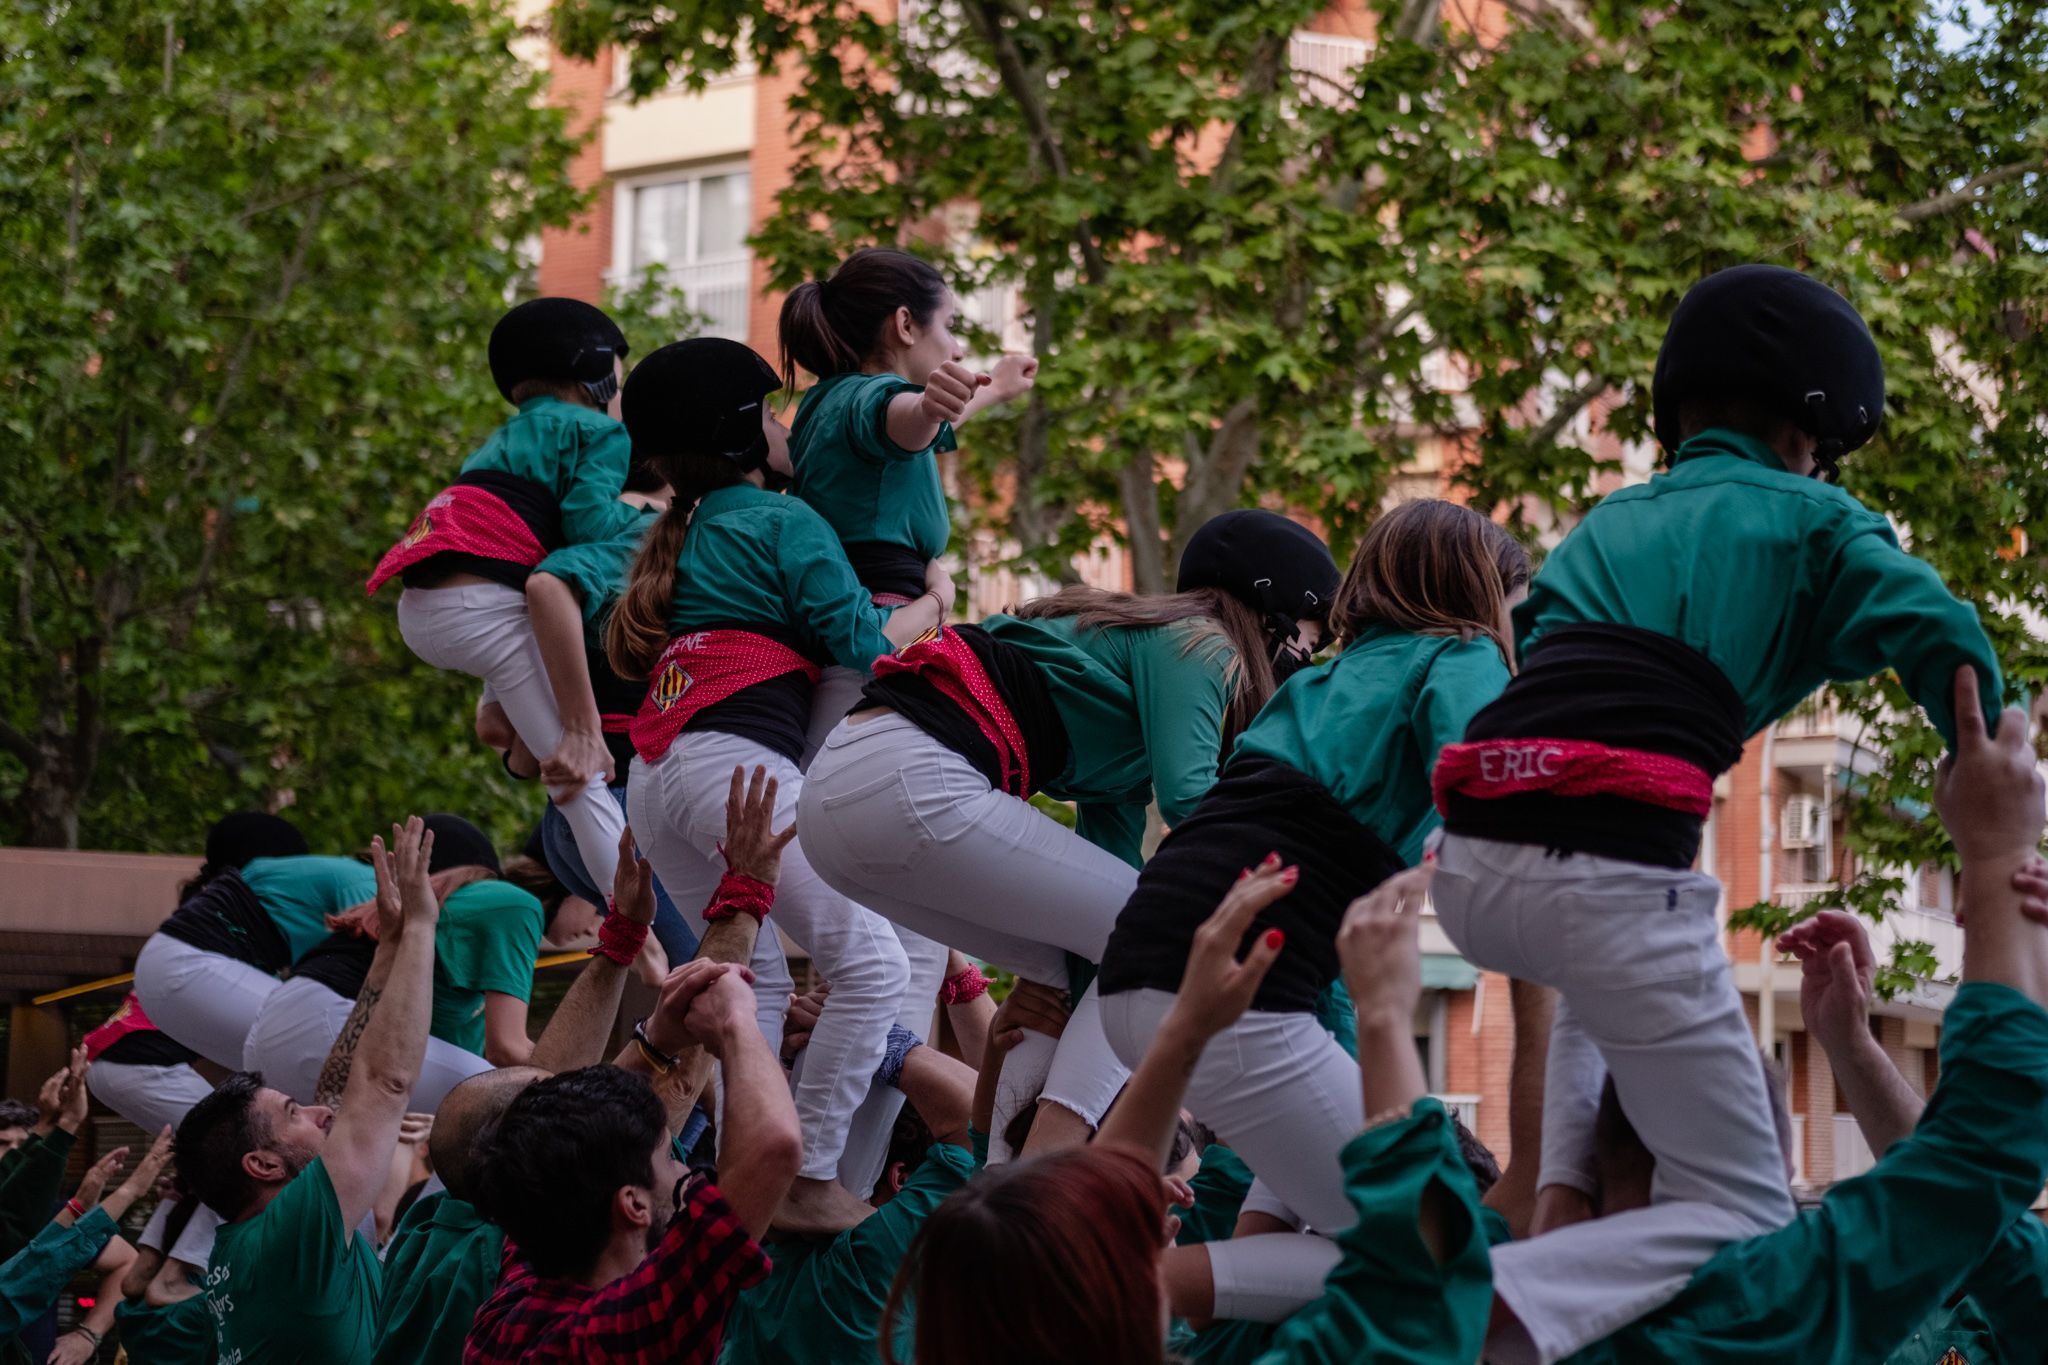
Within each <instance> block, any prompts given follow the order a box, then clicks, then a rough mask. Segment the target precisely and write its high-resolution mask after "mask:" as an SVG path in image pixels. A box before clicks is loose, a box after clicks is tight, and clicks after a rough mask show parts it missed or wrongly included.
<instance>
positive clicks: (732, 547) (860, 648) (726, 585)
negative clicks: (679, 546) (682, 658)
mask: <svg viewBox="0 0 2048 1365" xmlns="http://www.w3.org/2000/svg"><path fill="white" fill-rule="evenodd" d="M886 619H887V618H886V617H885V616H884V615H883V614H882V613H881V612H878V611H876V610H875V605H874V601H873V598H872V597H871V596H870V595H869V593H868V590H867V589H866V588H863V587H862V586H861V585H860V580H859V579H858V578H856V577H854V574H853V566H852V565H850V564H848V563H847V562H846V551H845V550H844V549H842V548H840V544H839V538H838V537H837V536H835V535H833V534H832V528H831V527H829V526H827V525H826V524H825V521H824V519H823V518H822V517H820V516H819V515H818V514H817V513H816V512H814V511H812V510H811V509H810V508H809V507H808V506H806V505H805V504H804V503H802V502H799V501H798V500H797V499H795V498H787V497H783V496H782V495H781V494H779V493H770V492H768V491H766V490H765V489H760V488H756V487H754V485H752V484H750V483H740V484H733V485H731V486H730V487H727V488H715V489H713V490H712V491H711V492H709V493H707V494H705V495H704V499H703V501H701V502H699V503H698V504H697V510H696V512H695V513H693V514H692V515H691V517H690V533H689V534H688V535H687V536H685V537H684V538H683V552H682V554H681V556H680V557H679V558H678V559H677V560H676V595H675V604H674V606H673V607H672V608H671V610H670V612H669V631H670V633H671V634H674V635H681V634H683V633H685V632H687V631H693V630H709V629H712V628H714V627H719V626H738V627H741V628H743V629H747V630H752V631H756V632H759V633H761V634H765V635H769V636H772V637H774V638H777V639H785V640H788V641H789V642H790V643H792V644H794V645H795V646H796V647H797V648H798V649H800V650H803V651H804V652H805V653H807V654H809V655H811V656H812V657H813V658H815V659H817V660H818V661H820V662H830V663H836V664H840V665H843V666H844V667H847V668H850V669H853V670H854V671H855V672H858V673H862V674H865V673H867V671H868V670H869V669H870V668H871V667H872V666H873V665H874V661H875V660H876V659H878V658H880V657H881V656H882V655H884V654H889V653H893V652H894V650H895V646H894V645H892V644H890V643H889V640H888V637H887V636H885V635H883V634H882V624H883V622H884V621H885V620H886Z"/></svg>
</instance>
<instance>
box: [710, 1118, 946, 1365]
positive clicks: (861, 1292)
mask: <svg viewBox="0 0 2048 1365" xmlns="http://www.w3.org/2000/svg"><path fill="white" fill-rule="evenodd" d="M974 1172H975V1164H974V1154H973V1153H972V1152H971V1151H969V1150H968V1149H967V1148H965V1147H954V1146H951V1145H948V1144H945V1143H941V1144H938V1145H936V1146H934V1147H933V1148H932V1149H931V1150H930V1151H929V1152H928V1153H926V1154H925V1159H924V1161H923V1162H922V1163H920V1164H919V1166H918V1168H917V1170H916V1171H915V1172H914V1173H913V1174H912V1175H911V1177H910V1179H909V1180H908V1181H906V1182H904V1186H903V1188H902V1189H901V1190H899V1191H897V1193H896V1197H895V1198H893V1199H891V1200H890V1201H889V1202H888V1203H886V1204H884V1205H882V1207H881V1209H880V1210H879V1211H878V1212H877V1213H875V1214H874V1216H873V1217H870V1218H868V1219H865V1220H864V1221H862V1222H861V1223H860V1224H859V1226H857V1227H854V1228H852V1229H850V1230H848V1231H846V1232H842V1233H840V1234H839V1235H838V1236H837V1237H835V1238H833V1239H832V1240H831V1241H829V1242H819V1243H810V1242H785V1243H783V1244H781V1245H779V1246H778V1247H777V1248H776V1251H775V1271H774V1273H773V1274H772V1275H770V1276H769V1277H768V1279H767V1280H766V1281H764V1282H763V1283H761V1284H758V1285H755V1286H754V1287H753V1288H752V1289H749V1290H748V1291H747V1292H746V1293H744V1294H742V1295H741V1296H740V1300H739V1303H738V1304H736V1305H735V1306H734V1307H733V1311H732V1315H731V1316H730V1317H729V1318H727V1319H726V1325H725V1350H724V1352H723V1353H722V1354H721V1355H720V1356H719V1360H720V1361H721V1362H722V1363H723V1365H771V1363H772V1365H837V1362H840V1361H871V1360H876V1359H879V1354H878V1352H879V1347H878V1344H877V1343H878V1342H879V1340H880V1335H881V1325H882V1309H883V1307H884V1305H886V1304H887V1303H888V1301H889V1287H890V1285H891V1284H893V1283H894V1282H895V1279H896V1270H897V1267H899V1266H900V1265H902V1264H903V1258H904V1257H905V1256H907V1255H908V1254H909V1253H910V1244H911V1242H912V1241H913V1240H915V1239H916V1237H917V1233H918V1229H920V1228H922V1227H923V1226H924V1222H925V1219H927V1218H929V1217H930V1216H931V1214H932V1210H934V1209H936V1208H937V1207H938V1206H939V1205H940V1204H941V1203H943V1202H944V1201H945V1198H946V1196H947V1195H949V1194H951V1193H953V1191H955V1190H957V1189H959V1188H960V1187H961V1186H962V1185H965V1184H966V1183H967V1181H968V1179H969V1178H970V1177H971V1176H973V1174H974Z"/></svg>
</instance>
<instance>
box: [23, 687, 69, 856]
mask: <svg viewBox="0 0 2048 1365" xmlns="http://www.w3.org/2000/svg"><path fill="white" fill-rule="evenodd" d="M36 748H37V750H38V752H39V754H40V757H39V759H38V761H37V762H35V763H33V764H31V765H29V774H28V782H27V783H26V784H25V785H24V786H23V788H22V792H21V798H20V804H21V813H22V823H23V826H24V828H23V831H22V836H23V840H24V842H26V843H27V845H28V846H29V847H30V848H77V847H78V808H79V805H80V804H81V803H82V801H83V798H84V793H83V792H81V791H80V790H79V787H78V783H77V781H76V780H75V777H76V774H75V770H74V769H73V767H72V764H71V737H70V736H69V735H67V734H65V733H64V729H63V725H62V722H61V721H57V722H56V723H54V724H53V723H52V721H51V718H45V721H44V724H43V726H42V728H41V732H40V733H39V734H38V735H37V736H36Z"/></svg>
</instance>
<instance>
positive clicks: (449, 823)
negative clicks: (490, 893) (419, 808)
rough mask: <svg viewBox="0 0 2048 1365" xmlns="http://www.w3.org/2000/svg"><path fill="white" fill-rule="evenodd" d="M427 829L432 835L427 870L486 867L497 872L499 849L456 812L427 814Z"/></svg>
mask: <svg viewBox="0 0 2048 1365" xmlns="http://www.w3.org/2000/svg"><path fill="white" fill-rule="evenodd" d="M426 824H427V828H428V829H429V830H431V831H433V834H434V854H433V856H432V857H431V858H429V859H428V860H427V871H428V872H441V871H445V870H446V869H448V868H451V867H487V868H489V869H490V870H491V871H493V872H496V871H498V850H497V849H495V848H492V847H491V839H490V836H489V835H487V834H485V833H484V832H483V831H482V830H480V829H478V828H477V827H476V826H475V825H472V824H471V823H469V821H467V820H465V819H463V818H462V817H461V816H459V815H447V814H441V815H429V816H428V817H427V820H426Z"/></svg>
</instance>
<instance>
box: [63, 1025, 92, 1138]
mask: <svg viewBox="0 0 2048 1365" xmlns="http://www.w3.org/2000/svg"><path fill="white" fill-rule="evenodd" d="M91 1065H92V1063H91V1062H89V1061H87V1060H86V1056H85V1044H83V1043H80V1044H79V1045H78V1046H77V1047H75V1048H73V1049H71V1061H70V1063H69V1064H68V1065H67V1066H66V1067H65V1068H64V1084H63V1088H62V1089H63V1093H62V1103H61V1105H60V1107H59V1108H58V1110H57V1126H58V1127H59V1128H62V1129H63V1130H64V1131H65V1132H67V1133H75V1132H77V1131H78V1127H79V1125H80V1124H82V1123H84V1122H85V1110H86V1106H87V1105H88V1104H90V1103H91V1102H92V1096H91V1095H89V1094H87V1093H86V1089H85V1073H86V1071H87V1069H88V1068H89V1067H91Z"/></svg>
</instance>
